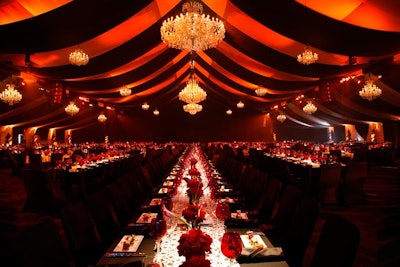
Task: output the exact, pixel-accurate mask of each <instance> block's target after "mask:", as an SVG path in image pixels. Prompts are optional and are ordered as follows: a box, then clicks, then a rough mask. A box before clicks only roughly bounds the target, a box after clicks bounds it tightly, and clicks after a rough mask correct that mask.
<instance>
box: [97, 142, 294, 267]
mask: <svg viewBox="0 0 400 267" xmlns="http://www.w3.org/2000/svg"><path fill="white" fill-rule="evenodd" d="M194 167H195V169H196V170H197V173H196V175H195V177H196V179H198V180H199V181H201V183H202V184H203V185H204V186H203V188H202V192H203V194H202V196H201V198H200V199H199V202H198V204H199V206H200V207H201V209H203V210H204V211H205V212H206V215H205V220H204V221H203V222H202V223H201V224H200V226H199V227H200V229H201V230H202V232H204V233H205V234H208V235H209V236H210V237H211V238H212V243H211V250H210V251H209V252H207V253H206V259H207V260H209V261H210V263H211V265H210V266H212V267H221V266H234V267H239V266H251V267H257V266H266V267H267V266H271V267H287V266H288V264H287V263H286V262H285V261H284V260H283V258H281V259H280V260H273V261H270V260H266V261H265V262H254V263H242V264H239V263H238V262H237V261H236V260H234V261H233V262H231V261H230V260H229V259H228V258H227V257H226V256H224V255H223V254H222V252H221V238H222V236H223V234H224V233H225V232H226V231H236V232H238V233H239V234H246V232H247V231H250V230H251V231H254V232H257V233H260V232H259V229H256V228H227V227H226V226H225V223H224V221H222V220H219V219H218V218H217V217H216V215H215V210H216V204H217V202H218V201H219V199H218V198H216V197H215V189H213V187H212V186H211V184H213V185H215V184H218V183H215V179H222V177H221V176H220V174H219V173H218V171H217V170H216V169H215V167H214V166H213V163H212V162H211V161H209V160H207V159H206V158H205V156H204V154H203V152H202V151H201V149H200V148H199V147H198V146H196V145H192V146H190V147H188V148H187V150H186V151H185V152H184V153H183V155H182V156H181V157H180V158H179V160H178V162H177V164H176V165H175V166H174V167H173V169H172V170H171V172H170V173H169V175H168V176H167V177H166V178H165V180H164V182H163V184H162V185H161V187H160V188H159V190H158V191H157V194H158V195H154V196H153V199H152V200H153V201H154V200H155V199H162V198H163V196H165V195H168V196H169V197H170V199H171V200H172V203H173V205H172V206H173V207H172V211H171V212H168V211H167V212H166V210H165V206H163V207H162V208H161V209H160V212H159V214H158V215H159V216H163V217H164V218H165V219H166V221H167V227H168V228H167V232H166V234H165V235H164V236H163V237H162V239H161V242H160V248H159V250H158V251H155V240H154V239H153V238H151V237H150V236H145V237H144V239H143V240H142V241H141V243H140V245H139V247H138V248H137V251H136V252H135V253H131V254H129V253H123V252H122V253H116V252H114V250H115V248H116V246H117V244H118V243H119V242H120V240H121V238H122V237H123V236H124V235H127V234H140V233H138V231H140V230H139V229H142V228H141V227H142V226H143V225H144V223H138V222H137V218H134V219H133V220H132V222H131V223H130V224H129V225H128V228H127V229H126V232H125V233H124V235H121V236H120V237H119V238H117V240H115V242H114V243H113V244H112V245H111V246H110V247H109V249H108V250H107V252H106V253H105V254H104V255H103V256H102V257H101V258H100V260H99V261H98V262H97V265H96V266H121V265H123V264H127V263H129V262H135V261H139V262H141V261H143V260H144V259H146V260H147V259H148V258H149V257H151V258H152V259H153V261H154V262H157V263H159V264H160V266H164V267H179V266H180V265H181V264H182V263H184V262H185V257H184V256H180V255H179V254H178V249H177V247H178V245H179V238H180V237H181V235H182V234H183V233H186V232H187V231H188V227H186V225H185V224H183V223H182V221H181V220H179V219H180V218H179V216H180V215H181V214H182V210H183V209H185V207H187V206H188V204H189V197H188V195H187V182H185V181H184V180H187V179H188V178H191V179H193V175H192V174H193V172H192V170H193V168H194ZM260 237H261V238H262V240H263V241H264V243H265V245H266V246H267V247H268V248H272V247H273V245H272V244H271V242H270V241H269V240H268V238H267V237H266V236H265V235H263V234H261V235H260ZM127 266H128V265H127ZM132 266H133V265H132ZM139 266H140V265H139Z"/></svg>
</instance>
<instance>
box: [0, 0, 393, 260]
mask: <svg viewBox="0 0 400 267" xmlns="http://www.w3.org/2000/svg"><path fill="white" fill-rule="evenodd" d="M185 2H186V1H180V0H153V1H149V0H147V1H145V0H122V1H110V0H97V1H83V0H77V1H72V0H52V1H30V0H3V1H1V3H0V36H1V40H2V41H1V42H0V94H1V95H0V99H1V100H2V101H1V102H0V146H1V147H0V149H1V151H2V158H1V160H2V162H1V167H2V170H4V171H2V173H1V178H2V179H1V180H2V181H1V183H0V186H2V188H0V194H3V191H4V196H3V195H1V196H2V197H1V201H0V202H1V205H0V207H1V209H0V214H2V215H1V216H0V217H1V219H0V225H3V224H4V225H7V227H10V229H12V230H4V231H3V230H2V231H1V232H2V233H1V238H2V242H1V251H3V253H2V255H5V256H6V258H7V257H9V258H12V256H10V254H12V249H11V248H10V247H11V246H12V245H11V244H12V241H11V240H12V239H13V236H14V233H18V232H19V231H20V230H21V228H27V224H28V225H33V224H34V223H36V222H37V220H38V218H37V217H35V218H34V219H32V218H31V217H34V216H31V215H32V213H35V212H30V213H28V212H25V211H24V210H23V208H22V207H23V206H24V201H26V198H27V197H26V195H27V193H28V192H27V189H26V184H25V189H24V182H23V179H21V176H23V175H22V174H21V173H23V171H24V169H26V168H29V167H31V166H29V164H32V157H31V162H29V160H27V158H26V157H25V154H24V153H27V154H26V155H28V153H33V154H42V159H41V160H42V161H45V158H46V159H47V157H48V156H49V155H48V154H51V153H52V152H54V150H56V149H59V151H58V152H61V151H62V152H63V153H68V150H71V149H72V150H78V149H81V148H82V147H83V146H84V144H86V145H87V146H88V147H89V146H98V147H101V148H102V149H104V147H106V148H111V149H115V148H117V147H119V146H121V147H125V148H126V147H127V146H130V147H132V148H133V147H135V149H137V150H138V151H139V152H142V153H141V154H140V155H141V156H142V157H144V158H145V160H143V161H142V162H141V163H140V164H139V165H140V168H142V169H144V173H145V174H146V175H147V176H151V171H149V168H152V167H154V166H152V167H149V166H146V164H148V162H149V161H151V160H152V159H151V158H150V159H149V158H146V155H147V157H149V155H153V156H154V155H155V154H152V153H149V151H150V150H152V151H153V150H156V151H157V150H162V149H165V150H166V148H168V149H170V150H174V149H176V150H177V151H179V153H178V152H177V153H178V154H181V153H183V150H182V151H181V150H179V149H178V147H179V148H182V147H186V146H187V147H188V146H190V145H192V144H194V143H196V144H198V146H199V147H202V148H203V151H204V153H205V155H207V157H209V160H210V161H213V162H214V164H216V163H221V161H222V160H221V158H222V157H229V160H235V161H241V162H242V163H243V164H244V165H246V166H248V165H251V166H252V167H259V169H260V171H264V172H266V173H268V175H269V176H270V178H272V177H273V176H276V177H274V178H277V179H279V178H282V177H279V175H280V174H279V173H278V172H274V171H271V172H269V170H268V167H266V166H265V165H263V163H260V162H259V161H255V160H254V158H252V153H249V151H252V150H257V151H258V152H259V151H262V152H265V153H267V152H268V154H269V155H271V154H282V152H283V151H285V149H294V148H300V149H302V150H305V148H306V147H307V149H309V150H310V149H311V150H313V151H316V152H315V153H321V152H318V151H323V150H327V151H326V152H327V154H328V155H329V148H330V149H331V150H342V151H341V152H342V153H341V154H339V157H337V154H335V157H334V158H333V157H330V156H328V159H329V160H332V159H335V160H338V161H339V158H340V155H341V156H343V158H344V160H343V161H342V162H341V163H342V164H343V165H345V164H347V163H348V162H349V161H352V160H353V159H354V161H356V160H357V161H365V162H366V163H367V168H368V169H367V173H366V177H364V178H365V180H363V185H362V186H364V187H363V190H364V193H365V194H366V200H365V201H364V202H363V203H358V204H356V205H344V204H343V202H342V201H338V203H336V204H338V205H335V207H334V208H332V207H329V208H328V207H326V206H325V205H323V203H321V212H320V216H319V219H318V222H317V224H316V227H315V229H314V232H313V235H312V237H311V241H310V242H309V243H307V244H308V248H307V253H306V255H305V257H304V260H303V265H304V266H309V265H310V264H311V261H312V259H313V252H314V250H315V247H316V246H317V243H318V242H317V240H318V237H319V236H320V232H321V228H322V225H323V223H322V222H324V220H325V219H326V215H327V214H330V213H339V214H341V215H343V216H344V217H346V216H347V218H348V219H350V220H351V221H352V222H353V223H354V224H356V225H357V226H358V227H359V229H360V230H361V242H360V244H359V246H358V254H357V256H356V258H355V261H354V266H360V267H361V266H396V264H398V263H399V262H400V259H399V256H398V255H396V253H391V250H392V249H393V250H396V248H397V249H398V248H399V247H400V234H399V231H398V229H399V228H400V224H399V220H398V218H399V212H398V210H397V212H396V211H395V212H393V210H396V208H397V209H398V208H399V192H400V189H399V187H400V185H399V177H398V176H399V170H398V169H399V158H400V16H399V13H400V2H398V1H393V0H351V1H350V0H325V1H318V0H271V1H261V0H256V1H244V0H203V1H196V2H200V3H201V4H202V7H203V13H204V14H207V15H210V17H213V18H218V19H219V20H220V21H221V22H222V23H223V25H224V31H225V32H224V33H223V34H222V35H223V36H222V38H221V40H220V41H218V42H217V43H216V44H215V45H213V46H211V47H210V48H207V49H203V48H200V49H179V48H174V47H171V46H170V45H168V44H167V43H166V42H165V41H163V38H162V36H161V31H160V29H161V28H162V26H163V22H164V21H166V20H168V19H169V18H175V17H176V16H177V15H179V14H181V13H182V12H183V11H182V7H183V4H184V3H185ZM204 39H206V38H204ZM307 49H310V50H311V52H312V54H311V55H315V56H316V57H317V58H315V61H314V62H308V63H307V64H303V63H301V62H299V56H302V53H303V52H305V51H306V50H307ZM76 50H80V51H81V52H83V53H85V54H86V56H87V57H88V58H87V59H88V62H85V63H82V64H78V65H77V64H72V63H71V61H70V54H71V53H72V52H74V51H76ZM302 57H303V58H304V56H302ZM189 79H196V80H197V82H198V86H199V87H200V88H201V89H202V90H203V92H205V93H206V97H204V98H203V99H201V100H199V101H197V102H196V103H194V104H197V105H201V106H200V107H199V106H197V107H198V108H199V109H197V110H194V111H193V110H192V111H191V112H189V110H185V109H186V108H188V107H187V106H186V107H184V105H186V104H189V102H184V101H182V99H181V98H180V93H181V91H183V89H184V88H185V86H186V85H187V84H189ZM368 86H370V87H371V88H375V89H377V90H380V94H378V95H375V96H373V97H371V98H369V99H367V98H366V97H362V96H361V93H360V92H361V91H362V90H364V89H365V88H367V87H368ZM10 88H13V90H17V91H18V92H19V94H20V96H21V97H22V99H14V100H12V101H11V102H10V100H9V101H8V102H7V100H6V99H5V98H6V97H5V91H6V89H10ZM124 90H125V94H124ZM126 91H127V92H126ZM71 103H74V104H75V105H76V107H77V108H78V109H79V111H78V112H77V113H76V114H74V115H71V114H68V113H67V112H66V110H65V109H66V106H67V105H68V104H71ZM145 104H146V105H147V106H145ZM192 104H193V103H192ZM306 104H313V105H314V107H315V109H316V111H315V110H314V111H313V112H308V113H307V112H305V111H304V107H305V106H306ZM156 111H157V113H156ZM100 115H104V116H105V118H106V120H105V121H100V117H99V116H100ZM82 145H83V146H82ZM156 148H157V149H156ZM228 148H229V149H228ZM146 149H148V151H147V152H148V153H147V154H144V153H143V151H145V150H146ZM268 149H269V150H268ZM227 150H229V152H227ZM21 151H22V152H21ZM27 151H29V152H27ZM3 152H4V153H3ZM8 152H9V153H8ZM286 152H287V151H286ZM13 153H15V154H19V155H21V154H22V155H23V158H22V160H21V159H20V161H18V164H17V165H18V166H15V165H13V164H12V163H9V158H8V157H12V156H13V155H12V154H13ZM43 153H46V155H43ZM85 153H86V154H87V151H86V152H85ZM170 153H172V154H173V152H171V151H170ZM227 154H229V155H227ZM135 155H136V154H135ZM157 155H158V156H159V154H157ZM292 155H293V154H292ZM332 155H333V153H332ZM349 155H350V157H349ZM136 156H137V155H136ZM262 156H263V154H262V155H261V156H260V153H257V157H258V158H257V160H259V157H262ZM160 158H161V156H160ZM28 159H29V155H28ZM174 159H175V158H174ZM308 159H310V158H308ZM218 160H219V161H218ZM253 160H254V161H253ZM48 161H49V162H42V163H46V164H40V167H41V168H42V167H43V166H44V165H45V166H46V168H48V169H51V168H55V165H54V164H55V161H54V160H53V161H51V160H48ZM325 161H326V159H325ZM174 163H175V162H174ZM220 167H221V165H220ZM224 167H226V166H224ZM269 168H277V166H274V164H272V165H270V166H269ZM48 169H46V170H48ZM221 171H222V170H221ZM291 171H292V173H291V179H294V180H291V181H297V180H296V177H294V176H296V175H298V174H297V173H295V171H294V170H293V169H292V170H291ZM127 172H128V171H127ZM228 173H229V172H228ZM228 173H226V174H225V175H226V176H229V174H228ZM47 174H48V173H47ZM125 174H126V173H125ZM125 174H124V175H125ZM158 174H160V173H158ZM3 176H4V177H3ZM382 177H384V178H382ZM162 178H165V177H162ZM380 178H382V181H381V180H379V179H380ZM10 179H11V180H10ZM282 179H283V178H282ZM285 179H286V178H285ZM228 180H229V179H228ZM51 182H52V185H47V186H48V187H50V188H52V196H53V197H52V198H53V200H54V199H56V198H57V199H62V201H64V202H63V203H64V204H60V203H58V204H57V205H58V206H57V207H58V210H57V211H54V209H56V208H54V207H53V210H52V212H51V216H54V217H55V219H54V220H55V221H57V222H58V226H59V227H60V228H62V226H61V221H60V219H59V216H58V214H59V213H58V212H59V211H60V210H61V209H62V208H63V207H64V206H66V205H67V204H66V203H67V202H68V204H69V201H70V200H71V199H72V198H73V199H74V201H77V199H76V198H78V196H76V195H75V196H73V197H71V196H66V194H65V192H62V189H60V188H58V187H57V186H55V185H54V174H52V181H51ZM57 182H59V181H58V180H57ZM231 182H233V181H231ZM283 182H284V183H285V182H287V180H285V181H283ZM342 182H343V181H342ZM15 184H19V185H20V187H19V189H17V188H15ZM3 189H4V190H3ZM302 189H304V188H302ZM387 189H390V190H389V191H390V193H388V192H387V191H386V190H387ZM1 190H3V191H1ZM12 190H17V191H16V192H20V193H21V192H22V195H18V196H17V197H16V196H15V192H14V193H13V191H12ZM18 190H20V191H18ZM368 190H370V191H368ZM81 193H82V192H81ZM86 193H87V192H86ZM78 194H79V193H77V195H78ZM9 197H11V199H13V201H12V204H10V205H9V204H7V200H8V198H9ZM368 197H372V199H371V198H368ZM374 197H375V199H374ZM3 199H4V200H3ZM71 201H72V200H71ZM60 202H61V201H60ZM277 205H278V204H277ZM3 206H4V208H3ZM61 206H62V207H61ZM374 208H376V209H374ZM3 210H4V211H3ZM371 210H375V212H376V213H374V215H376V216H373V217H374V219H373V220H372V222H366V220H367V218H368V217H370V215H369V214H368V212H372V211H371ZM3 213H4V214H3ZM10 213H12V214H13V216H14V215H15V218H14V217H12V218H14V219H10V217H9V214H10ZM359 213H361V214H362V215H360V216H357V215H355V214H359ZM26 214H30V216H31V217H29V218H27V215H26ZM54 214H57V215H54ZM42 215H43V214H41V216H42ZM38 216H39V215H38ZM46 216H49V214H48V213H47V214H46ZM57 216H58V217H57ZM385 216H386V217H385ZM361 217H362V218H361ZM387 217H388V218H390V220H389V219H388V221H390V223H387V224H389V226H388V225H386V224H385V223H384V222H386V221H385V219H387ZM3 218H4V219H3ZM19 218H22V219H19ZM393 218H395V219H393ZM20 220H22V221H23V222H21V221H20ZM21 225H22V226H21ZM7 227H6V228H7ZM386 227H388V228H389V230H390V231H392V232H390V234H387V237H386V236H385V235H384V234H381V232H379V231H380V230H382V231H383V230H387V229H386ZM2 228H3V227H2ZM6 228H4V229H6ZM7 229H9V228H7ZM393 229H397V231H396V230H393ZM389 230H388V231H389ZM383 232H384V233H387V232H385V231H383ZM382 235H384V237H382ZM366 236H367V237H366ZM371 236H373V237H371ZM367 239H368V240H367ZM66 246H67V247H68V245H66ZM383 248H386V249H383ZM381 249H382V250H381ZM10 251H11V252H10ZM360 251H361V252H360ZM382 251H383V252H382ZM385 253H386V254H385ZM382 255H384V256H382ZM72 258H73V257H72ZM73 261H74V260H71V265H74V264H75V265H76V266H78V265H79V264H78V263H77V261H76V262H73ZM14 263H15V262H14ZM92 263H93V262H92ZM94 263H96V262H94ZM15 264H16V263H15ZM369 264H372V265H369ZM391 264H392V265H391ZM22 266H25V265H22ZM266 266H269V265H266ZM271 266H273V265H271ZM397 266H398V265H397ZM165 267H166V266H165Z"/></svg>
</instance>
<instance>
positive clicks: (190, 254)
mask: <svg viewBox="0 0 400 267" xmlns="http://www.w3.org/2000/svg"><path fill="white" fill-rule="evenodd" d="M211 243H212V238H211V237H210V236H209V235H208V234H205V233H204V232H202V231H201V230H200V229H190V230H189V231H188V232H187V233H185V234H182V235H181V237H180V238H179V245H178V254H179V255H180V256H184V257H185V258H186V261H185V262H184V263H182V264H181V265H180V267H188V266H191V267H193V266H198V267H209V266H211V263H210V261H209V260H207V259H206V258H205V257H206V252H210V250H211Z"/></svg>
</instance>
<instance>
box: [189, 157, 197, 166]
mask: <svg viewBox="0 0 400 267" xmlns="http://www.w3.org/2000/svg"><path fill="white" fill-rule="evenodd" d="M196 163H197V159H195V158H191V159H190V164H191V165H192V166H193V165H196Z"/></svg>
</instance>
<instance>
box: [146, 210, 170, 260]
mask: <svg viewBox="0 0 400 267" xmlns="http://www.w3.org/2000/svg"><path fill="white" fill-rule="evenodd" d="M166 233H167V222H166V221H165V219H163V218H153V219H152V220H151V223H150V231H149V234H150V236H151V237H153V238H154V239H155V241H156V248H157V253H158V252H160V243H161V238H162V237H163V236H164V235H165V234H166Z"/></svg>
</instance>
